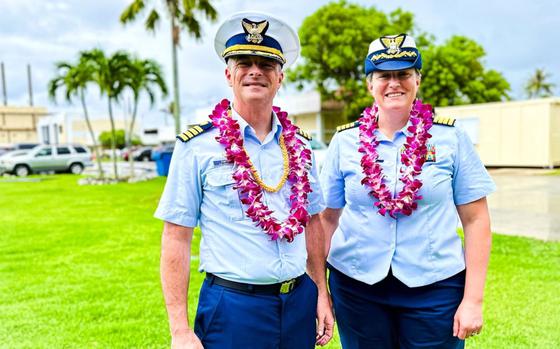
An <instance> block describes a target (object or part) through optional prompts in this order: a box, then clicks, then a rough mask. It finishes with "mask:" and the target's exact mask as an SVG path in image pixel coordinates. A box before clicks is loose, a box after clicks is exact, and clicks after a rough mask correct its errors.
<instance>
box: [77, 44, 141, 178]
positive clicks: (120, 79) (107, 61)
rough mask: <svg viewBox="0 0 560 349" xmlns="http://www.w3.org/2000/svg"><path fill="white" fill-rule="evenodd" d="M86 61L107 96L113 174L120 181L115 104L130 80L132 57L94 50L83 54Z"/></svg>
mask: <svg viewBox="0 0 560 349" xmlns="http://www.w3.org/2000/svg"><path fill="white" fill-rule="evenodd" d="M83 57H84V59H85V60H86V61H87V62H89V64H91V65H92V66H93V67H94V70H93V77H94V81H95V82H96V83H97V85H98V86H99V90H100V92H101V94H102V95H107V106H108V109H109V120H110V122H111V135H112V137H111V152H112V157H113V172H114V175H115V179H118V178H119V176H118V172H117V154H116V144H115V141H116V133H115V118H114V116H113V102H118V101H119V99H120V97H121V95H122V92H123V90H124V88H125V87H126V86H127V84H128V81H127V79H129V78H130V72H129V70H130V66H131V58H130V55H129V54H128V53H127V52H125V51H117V52H115V53H114V54H112V55H111V56H109V57H107V56H106V55H105V52H103V50H101V49H93V50H90V51H86V52H84V53H83Z"/></svg>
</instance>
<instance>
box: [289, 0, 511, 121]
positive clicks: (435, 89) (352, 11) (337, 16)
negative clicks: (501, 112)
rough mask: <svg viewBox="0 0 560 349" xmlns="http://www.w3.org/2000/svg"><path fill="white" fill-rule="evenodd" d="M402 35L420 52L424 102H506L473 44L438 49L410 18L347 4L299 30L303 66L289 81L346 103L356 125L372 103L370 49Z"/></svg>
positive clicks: (503, 87)
mask: <svg viewBox="0 0 560 349" xmlns="http://www.w3.org/2000/svg"><path fill="white" fill-rule="evenodd" d="M399 33H410V34H411V35H413V36H414V37H415V39H416V44H417V46H418V48H419V50H420V51H421V52H422V55H423V63H424V69H423V79H422V80H423V82H422V86H421V88H420V90H421V91H420V92H421V96H422V97H424V99H425V100H426V102H429V103H431V104H433V105H450V104H463V103H478V102H486V101H493V100H500V99H502V98H507V94H506V91H508V90H509V84H508V83H507V81H506V80H505V79H504V78H503V77H502V76H501V75H500V74H499V73H498V72H496V71H493V70H485V69H484V67H483V64H482V58H483V57H484V50H483V49H482V47H480V45H478V44H476V43H475V42H474V41H472V40H470V39H467V38H463V37H453V38H451V39H450V40H448V41H447V42H446V43H445V44H444V45H442V46H441V47H440V46H436V45H433V44H430V42H433V41H435V38H434V37H433V36H432V35H429V34H427V33H424V32H421V31H419V30H418V29H416V28H415V26H414V18H413V15H412V13H410V12H405V11H402V10H400V9H397V10H396V11H393V12H391V13H389V14H388V15H386V14H385V13H383V12H381V11H379V10H377V9H376V8H375V7H363V6H360V5H356V4H350V3H348V2H347V1H344V0H343V1H339V2H335V3H330V4H328V5H326V6H323V7H321V8H319V10H317V11H316V12H315V13H314V14H312V15H311V16H309V17H307V18H306V19H305V20H304V22H303V24H302V26H301V28H300V30H299V36H300V40H301V44H302V52H301V55H302V58H303V64H300V65H298V66H297V67H296V68H295V69H293V70H292V71H290V72H289V74H288V80H289V81H293V82H297V86H298V87H299V88H302V87H303V86H304V85H305V84H311V85H312V86H313V87H315V88H316V89H317V90H318V91H319V92H320V93H321V97H322V99H323V101H327V100H335V101H339V102H342V103H343V105H344V110H343V114H344V116H346V117H347V118H350V119H355V118H357V117H358V116H359V115H360V113H361V111H362V110H363V108H364V107H365V106H367V105H369V104H371V101H372V97H371V96H370V95H369V93H368V91H367V85H366V81H365V76H364V73H363V66H364V59H365V57H366V55H367V52H368V48H369V44H370V43H371V41H372V40H374V39H376V38H378V37H380V36H382V35H387V34H399ZM471 50H472V52H470V51H471ZM432 69H433V71H432Z"/></svg>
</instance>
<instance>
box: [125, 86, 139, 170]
mask: <svg viewBox="0 0 560 349" xmlns="http://www.w3.org/2000/svg"><path fill="white" fill-rule="evenodd" d="M137 112H138V97H136V96H135V97H134V109H133V110H132V120H131V121H130V129H129V130H128V132H127V137H126V143H127V144H126V146H127V147H128V163H129V164H130V177H134V159H133V158H132V151H131V148H132V131H133V130H134V123H135V122H136V113H137Z"/></svg>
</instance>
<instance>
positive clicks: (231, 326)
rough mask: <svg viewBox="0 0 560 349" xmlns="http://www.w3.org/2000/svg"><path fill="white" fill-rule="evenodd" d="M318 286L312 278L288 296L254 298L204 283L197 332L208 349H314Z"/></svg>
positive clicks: (305, 279)
mask: <svg viewBox="0 0 560 349" xmlns="http://www.w3.org/2000/svg"><path fill="white" fill-rule="evenodd" d="M316 312H317V286H316V285H315V283H314V282H313V280H311V278H310V277H309V276H307V275H304V278H303V280H302V282H301V283H300V284H299V285H298V286H297V287H296V288H295V289H293V290H292V291H291V292H289V293H287V294H276V295H274V294H254V293H248V292H243V291H237V290H233V289H230V288H226V287H223V286H220V285H216V284H214V283H211V282H210V281H209V280H208V279H206V280H204V283H203V284H202V289H201V290H200V297H199V301H198V310H197V313H196V319H195V327H194V331H195V333H196V335H197V336H198V338H200V340H201V341H202V345H203V346H204V348H205V349H230V348H231V349H241V348H243V349H245V348H247V349H249V348H250V349H300V348H301V349H312V348H315V334H316V326H315V318H316Z"/></svg>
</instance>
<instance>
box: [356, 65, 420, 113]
mask: <svg viewBox="0 0 560 349" xmlns="http://www.w3.org/2000/svg"><path fill="white" fill-rule="evenodd" d="M367 83H368V90H369V92H370V94H371V95H372V96H373V98H375V101H376V102H377V105H378V106H379V109H380V110H381V111H385V112H402V113H407V114H408V113H409V112H410V109H411V108H412V103H413V102H414V99H415V98H416V93H417V92H418V88H419V87H420V74H419V73H417V72H416V70H415V69H405V70H396V71H394V70H387V71H375V72H373V73H372V75H371V76H370V77H368V81H367Z"/></svg>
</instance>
